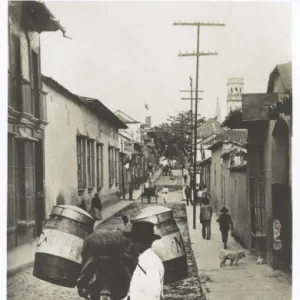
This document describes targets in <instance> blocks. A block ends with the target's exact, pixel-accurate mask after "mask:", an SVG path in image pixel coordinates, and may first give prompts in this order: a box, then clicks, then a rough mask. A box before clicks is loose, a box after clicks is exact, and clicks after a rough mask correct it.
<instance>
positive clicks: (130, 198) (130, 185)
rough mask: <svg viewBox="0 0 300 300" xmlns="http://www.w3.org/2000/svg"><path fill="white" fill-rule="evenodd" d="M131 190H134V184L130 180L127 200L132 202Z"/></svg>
mask: <svg viewBox="0 0 300 300" xmlns="http://www.w3.org/2000/svg"><path fill="white" fill-rule="evenodd" d="M133 190H134V182H133V180H131V181H130V182H129V200H133V199H132V196H133Z"/></svg>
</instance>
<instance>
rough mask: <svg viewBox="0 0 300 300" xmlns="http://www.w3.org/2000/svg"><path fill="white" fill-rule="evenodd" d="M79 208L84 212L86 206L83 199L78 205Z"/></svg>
mask: <svg viewBox="0 0 300 300" xmlns="http://www.w3.org/2000/svg"><path fill="white" fill-rule="evenodd" d="M79 208H81V209H83V210H85V211H86V204H85V201H84V199H82V200H81V202H80V204H79Z"/></svg>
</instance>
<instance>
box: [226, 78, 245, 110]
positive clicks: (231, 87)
mask: <svg viewBox="0 0 300 300" xmlns="http://www.w3.org/2000/svg"><path fill="white" fill-rule="evenodd" d="M243 92H244V80H243V78H229V79H228V82H227V113H228V114H229V113H230V112H231V111H234V110H237V109H240V108H241V107H242V93H243Z"/></svg>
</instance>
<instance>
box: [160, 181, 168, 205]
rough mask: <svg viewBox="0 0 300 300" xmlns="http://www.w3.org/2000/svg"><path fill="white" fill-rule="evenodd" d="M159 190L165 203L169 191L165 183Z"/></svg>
mask: <svg viewBox="0 0 300 300" xmlns="http://www.w3.org/2000/svg"><path fill="white" fill-rule="evenodd" d="M161 192H162V196H163V200H164V202H165V203H167V198H168V193H169V189H168V187H167V186H166V185H165V186H164V187H163V189H162V191H161Z"/></svg>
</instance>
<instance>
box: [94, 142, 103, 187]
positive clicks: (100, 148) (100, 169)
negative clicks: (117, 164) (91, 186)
mask: <svg viewBox="0 0 300 300" xmlns="http://www.w3.org/2000/svg"><path fill="white" fill-rule="evenodd" d="M96 147H97V151H96V156H97V171H96V174H97V187H102V186H103V145H101V144H97V146H96Z"/></svg>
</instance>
